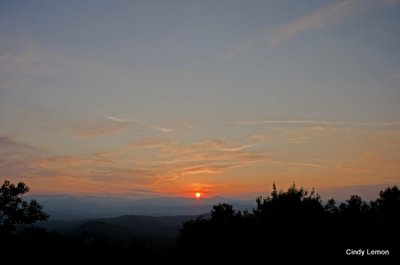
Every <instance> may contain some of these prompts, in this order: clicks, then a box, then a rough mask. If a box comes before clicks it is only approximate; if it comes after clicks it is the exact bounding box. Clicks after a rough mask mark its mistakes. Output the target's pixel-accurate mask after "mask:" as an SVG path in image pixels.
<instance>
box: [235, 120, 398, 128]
mask: <svg viewBox="0 0 400 265" xmlns="http://www.w3.org/2000/svg"><path fill="white" fill-rule="evenodd" d="M236 124H237V125H239V126H260V125H337V126H366V127H389V126H395V127H397V126H400V122H376V123H374V122H345V121H324V120H247V121H238V122H237V123H236Z"/></svg>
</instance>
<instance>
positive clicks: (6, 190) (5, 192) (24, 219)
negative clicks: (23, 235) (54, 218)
mask: <svg viewBox="0 0 400 265" xmlns="http://www.w3.org/2000/svg"><path fill="white" fill-rule="evenodd" d="M27 192H29V187H28V186H26V185H25V183H23V182H19V183H18V184H17V185H16V186H15V185H14V184H12V183H10V181H8V180H5V181H4V183H3V185H2V186H1V188H0V233H10V232H12V231H15V230H16V229H17V228H18V227H22V226H24V225H27V224H33V223H35V222H36V221H42V220H46V219H47V218H48V217H49V216H48V214H47V213H45V212H44V211H43V210H42V206H41V205H40V204H39V203H38V202H37V201H36V200H31V201H30V202H27V201H25V200H24V199H23V198H22V197H21V195H24V194H25V193H27Z"/></svg>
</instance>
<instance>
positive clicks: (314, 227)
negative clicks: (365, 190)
mask: <svg viewBox="0 0 400 265" xmlns="http://www.w3.org/2000/svg"><path fill="white" fill-rule="evenodd" d="M256 203H257V206H256V208H255V209H253V212H252V213H249V212H247V211H245V212H244V213H243V214H242V213H241V212H236V211H235V210H234V209H233V207H232V206H231V205H229V204H219V205H216V206H214V207H213V209H212V211H211V217H210V218H209V219H204V218H199V219H197V220H190V221H188V222H185V223H184V224H183V227H182V229H181V230H180V235H179V237H178V241H177V242H178V249H179V250H180V253H181V255H182V256H183V257H187V258H190V257H202V261H204V260H210V259H218V260H222V261H224V262H225V263H228V261H233V262H235V263H237V262H238V256H237V255H227V253H235V254H237V253H240V256H242V257H246V263H252V261H253V260H251V259H254V262H256V260H257V259H260V258H262V257H281V258H284V259H286V260H288V259H295V260H298V259H299V258H310V257H313V256H315V255H317V256H326V257H346V254H345V253H346V249H360V248H362V249H367V248H368V249H387V250H389V251H390V253H391V255H392V256H393V255H396V253H399V247H398V246H399V245H398V242H397V239H398V238H399V237H400V230H399V229H398V224H399V223H400V191H399V189H398V188H397V187H396V186H394V187H391V188H387V189H386V190H384V191H381V192H380V197H379V198H378V199H377V200H375V201H372V202H370V203H367V202H365V201H363V200H362V198H361V197H360V196H357V195H352V196H351V197H350V198H349V199H348V200H347V201H345V202H343V203H341V204H340V205H339V206H336V202H335V200H334V199H333V198H332V199H330V200H328V201H327V203H326V204H325V205H323V203H322V200H321V198H320V196H319V195H318V194H316V193H315V192H314V190H312V191H311V192H308V191H307V190H306V189H304V188H297V187H296V185H295V184H294V183H293V185H292V186H290V187H289V188H288V189H287V190H286V191H282V190H280V191H278V190H277V188H276V186H275V184H274V185H273V189H272V192H271V194H270V195H269V196H267V197H258V198H257V199H256ZM396 246H397V247H396ZM198 263H202V262H198Z"/></svg>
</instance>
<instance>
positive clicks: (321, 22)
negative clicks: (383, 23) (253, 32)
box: [219, 0, 400, 61]
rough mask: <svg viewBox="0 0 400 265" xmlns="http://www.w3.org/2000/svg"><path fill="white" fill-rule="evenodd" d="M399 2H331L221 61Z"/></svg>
mask: <svg viewBox="0 0 400 265" xmlns="http://www.w3.org/2000/svg"><path fill="white" fill-rule="evenodd" d="M399 3H400V1H399V0H385V1H375V0H336V1H330V2H329V3H328V4H325V5H323V6H322V7H319V8H317V9H314V10H311V11H310V12H309V13H307V14H305V15H303V16H301V17H298V18H296V19H293V20H291V21H288V22H287V23H286V24H284V25H281V26H278V27H275V28H273V27H267V28H265V29H264V30H263V31H261V33H259V34H258V35H257V36H254V37H252V38H249V39H247V40H244V41H243V42H242V43H240V44H239V45H236V46H233V47H231V48H229V49H227V50H226V51H224V52H223V53H222V54H221V56H220V57H219V59H220V60H221V61H226V60H229V59H232V58H234V57H236V56H237V55H239V54H241V53H242V52H244V51H246V50H248V49H250V48H253V47H254V46H256V45H262V44H263V43H266V44H267V45H268V46H269V47H270V48H273V47H276V46H278V45H279V44H280V43H282V42H284V41H286V40H288V39H290V38H292V37H294V36H296V35H299V34H301V33H305V32H310V31H315V30H320V29H322V28H324V27H326V26H329V25H332V24H335V23H339V22H341V21H343V20H344V19H346V18H348V17H351V16H354V15H357V14H358V13H360V12H366V11H368V10H372V9H373V8H376V7H377V6H383V7H390V6H393V5H396V4H399Z"/></svg>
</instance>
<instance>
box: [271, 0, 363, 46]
mask: <svg viewBox="0 0 400 265" xmlns="http://www.w3.org/2000/svg"><path fill="white" fill-rule="evenodd" d="M368 2H369V1H365V0H344V1H342V0H338V1H334V2H330V3H328V4H326V5H324V6H322V7H320V8H318V9H316V10H313V11H311V12H310V13H308V14H306V15H304V16H302V17H300V18H298V19H295V20H293V21H290V22H289V23H287V24H286V25H284V26H282V27H280V28H278V29H277V30H276V31H275V33H274V34H272V36H271V37H270V38H267V42H268V44H269V45H270V47H275V46H276V45H278V44H279V43H281V42H283V41H285V40H287V39H289V38H291V37H293V36H295V35H297V34H300V33H302V32H306V31H311V30H317V29H321V28H323V27H324V26H327V25H329V24H333V23H335V22H337V21H340V20H341V19H343V18H344V17H346V16H350V15H352V14H354V12H355V11H357V10H359V9H360V8H363V7H364V8H365V6H367V5H369V4H370V3H368Z"/></svg>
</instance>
